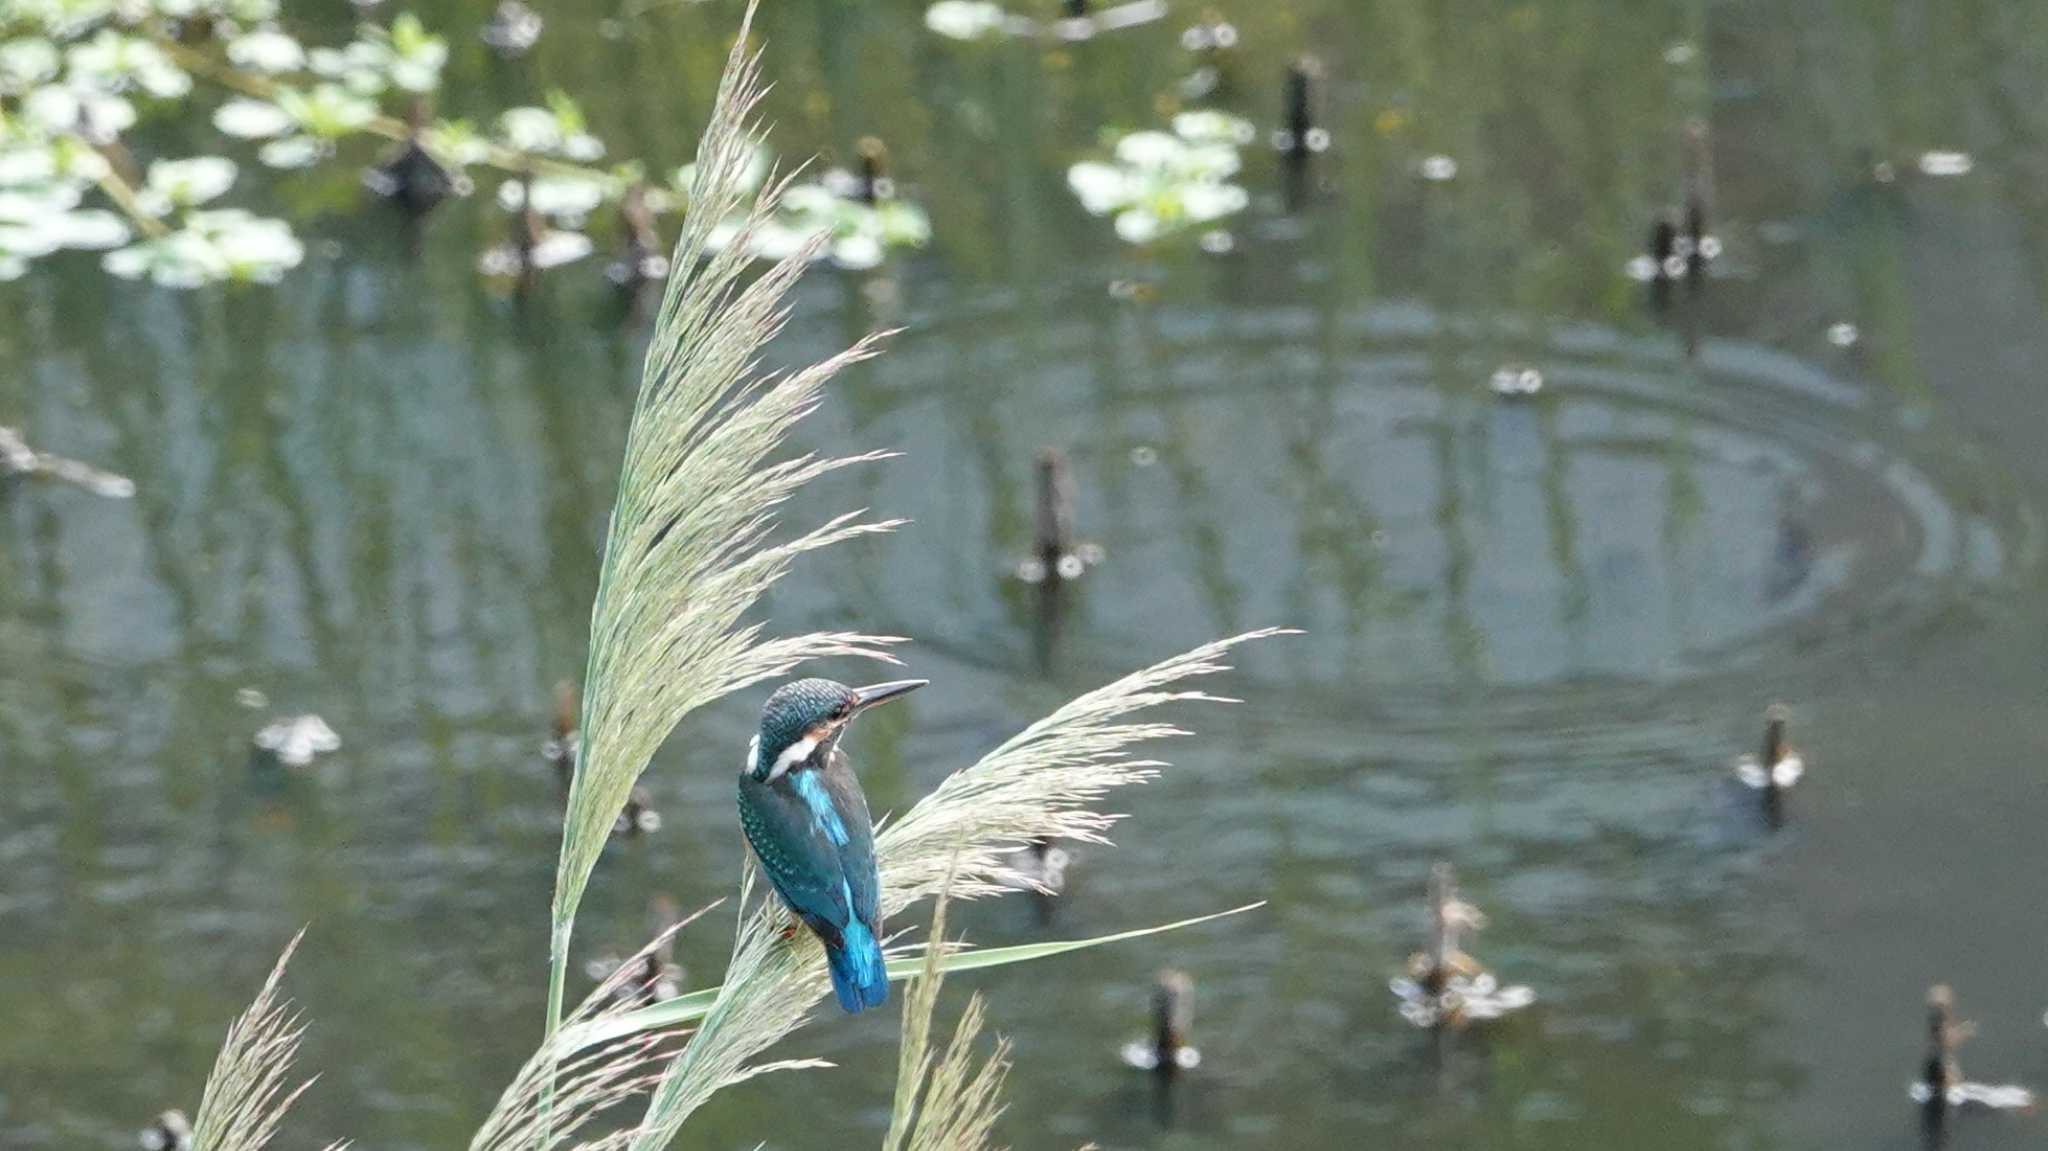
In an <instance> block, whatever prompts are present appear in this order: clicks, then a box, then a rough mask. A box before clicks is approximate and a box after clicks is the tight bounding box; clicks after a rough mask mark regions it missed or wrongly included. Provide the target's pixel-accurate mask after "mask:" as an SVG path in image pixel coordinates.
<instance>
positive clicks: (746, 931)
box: [631, 629, 1281, 1151]
mask: <svg viewBox="0 0 2048 1151" xmlns="http://www.w3.org/2000/svg"><path fill="white" fill-rule="evenodd" d="M1275 634H1281V632H1280V631H1279V630H1278V629H1267V630H1262V631H1254V632H1247V633H1246V634H1244V635H1240V636H1237V637H1235V638H1232V639H1226V640H1219V641H1217V642H1215V643H1211V644H1207V645H1205V646H1203V647H1199V648H1196V649H1195V650H1193V651H1191V652H1188V653H1186V654H1185V655H1180V656H1175V657H1174V658H1172V659H1169V660H1166V661H1164V662H1162V663H1159V664H1155V665H1153V666H1152V667H1149V668H1146V669H1145V670H1144V671H1141V672H1138V673H1136V674H1134V675H1130V676H1126V677H1124V678H1123V679H1120V680H1118V681H1116V682H1115V683H1112V684H1110V685H1108V686H1107V687H1103V688H1099V689H1097V690H1095V691H1092V692H1089V693H1088V694H1087V695H1084V696H1081V697H1080V698H1078V699H1076V700H1074V701H1073V702H1071V703H1069V704H1067V705H1066V706H1065V707H1062V708H1061V709H1059V710H1058V711H1056V712H1054V713H1053V714H1052V715H1050V716H1047V717H1046V718H1045V719H1042V720H1040V721H1038V722H1037V723H1035V724H1032V725H1031V726H1030V727H1028V728H1026V729H1024V731H1022V732H1020V733H1018V735H1016V736H1015V737H1014V738H1012V739H1010V740H1009V741H1008V742H1006V743H1004V744H1003V745H1002V746H1000V747H998V748H996V749H995V750H994V751H992V752H990V753H989V754H988V755H986V756H983V757H982V759H981V760H980V762H978V763H976V764H975V765H974V766H972V767H969V768H967V769H966V770H964V771H961V772H957V773H955V774H954V775H953V776H952V777H950V778H948V779H947V780H946V781H945V782H944V783H942V784H940V785H939V788H938V790H936V791H934V792H933V793H932V794H930V795H928V796H926V797H925V798H924V799H923V800H922V801H920V802H919V803H918V804H917V806H915V807H913V808H911V810H910V813H909V814H908V815H906V816H905V817H904V818H903V820H902V821H901V822H900V823H897V824H896V825H895V826H893V827H891V828H889V829H888V830H886V831H884V832H883V833H882V834H881V835H879V836H878V837H877V838H876V852H877V854H878V856H879V857H880V859H879V862H880V867H881V875H882V903H883V907H884V909H885V910H886V911H887V912H888V913H890V914H895V913H897V912H901V911H902V910H904V909H905V908H906V907H907V906H909V905H910V904H911V903H912V902H914V901H916V900H918V899H922V898H924V897H926V896H930V895H935V894H937V893H938V892H939V890H940V889H941V888H943V887H945V886H946V884H947V874H948V871H949V870H953V869H957V874H956V875H955V877H954V880H953V884H952V888H951V892H952V894H953V895H954V896H955V897H972V896H976V895H987V894H994V893H998V892H1000V891H1002V890H1005V888H1004V887H1003V885H1002V883H1001V879H1002V877H1004V876H1005V875H1007V874H1008V872H1007V871H1006V870H1005V869H1004V867H1003V865H1002V856H1003V854H1004V853H1005V852H1007V851H1009V850H1011V849H1013V848H1015V847H1017V846H1019V845H1021V844H1022V843H1024V842H1026V841H1028V840H1030V839H1032V838H1034V837H1037V836H1041V835H1051V836H1059V837H1062V838H1073V839H1084V840H1091V841H1097V842H1100V841H1101V840H1102V839H1103V835H1104V833H1105V832H1106V831H1107V830H1108V828H1109V826H1110V824H1111V823H1112V822H1113V821H1114V817H1112V816H1109V815H1105V814H1102V813H1100V812H1097V811H1095V810H1093V809H1092V808H1091V807H1090V806H1089V805H1090V804H1092V803H1094V802H1095V801H1096V800H1099V799H1100V798H1102V797H1103V796H1104V795H1106V794H1107V793H1108V792H1110V791H1111V790H1113V789H1115V788H1118V787H1122V786H1125V785H1127V784H1132V783H1139V782H1142V781H1144V780H1146V779H1150V778H1152V776H1153V775H1154V774H1156V772H1157V770H1158V768H1160V767H1161V766H1163V765H1162V764H1161V763H1160V761H1157V760H1138V759H1132V758H1129V756H1128V754H1127V753H1128V750H1129V749H1130V748H1131V747H1132V746H1134V745H1136V744H1138V743H1141V742H1143V741H1146V740H1152V739H1158V738H1161V737H1165V736H1173V735H1180V734H1184V733H1183V732H1182V730H1181V729H1180V728H1178V727H1175V726H1172V725H1169V724H1163V723H1140V722H1126V721H1125V720H1126V717H1128V716H1130V715H1132V714H1133V713H1135V712H1138V711H1143V710H1146V709H1148V708H1153V707H1157V706H1159V705H1161V704H1167V703H1176V702H1183V701H1193V700H1201V701H1221V697H1219V696H1213V695H1209V694H1206V693H1204V692H1199V691H1191V690H1185V689H1182V690H1176V689H1174V685H1175V684H1177V683H1179V682H1181V681H1184V680H1187V679H1190V678H1195V677H1200V676H1207V675H1215V674H1217V673H1219V672H1222V671H1225V670H1227V665H1226V664H1225V663H1224V662H1223V657H1224V655H1225V653H1226V652H1228V651H1229V649H1230V648H1232V647H1234V646H1236V645H1237V644H1240V643H1243V642H1245V641H1247V640H1252V639H1259V638H1263V637H1265V636H1269V635H1275ZM754 875H755V869H754V866H753V864H752V862H751V860H750V861H749V862H748V864H747V867H746V873H745V879H744V880H743V882H742V885H741V898H740V905H741V906H742V907H746V906H747V905H748V903H749V902H751V899H750V897H751V894H752V891H753V887H754ZM792 929H795V930H792ZM827 986H828V980H827V977H826V974H825V965H824V961H823V952H822V948H821V947H820V946H819V944H818V941H817V939H816V937H814V936H813V935H812V934H811V933H810V932H809V931H805V930H801V929H798V924H797V920H796V919H795V917H794V916H792V915H791V914H790V913H789V912H788V911H787V910H786V909H785V908H784V907H783V906H782V904H781V903H780V901H778V900H775V899H773V898H769V899H764V900H762V901H761V902H760V903H759V904H757V905H756V906H754V908H753V910H752V911H750V912H747V913H745V914H743V915H742V916H741V917H740V929H739V936H738V939H737V940H736V941H735V942H734V945H733V955H732V961H731V963H730V964H729V966H728V967H727V969H726V976H725V983H724V985H723V986H722V987H721V989H720V991H719V995H718V1001H717V1003H716V1004H715V1005H714V1006H713V1007H712V1008H711V1011H710V1013H709V1014H707V1015H706V1016H705V1017H704V1019H703V1021H702V1023H701V1024H700V1026H699V1028H698V1031H697V1034H696V1035H695V1036H694V1037H693V1038H692V1039H691V1041H690V1043H689V1045H688V1046H686V1047H685V1048H684V1049H683V1054H682V1055H681V1056H680V1057H679V1058H677V1060H676V1062H675V1065H674V1066H673V1067H671V1068H670V1069H669V1071H668V1074H667V1075H666V1076H664V1077H663V1080H662V1083H661V1086H660V1087H658V1088H656V1090H655V1092H654V1098H653V1099H652V1100H651V1101H650V1102H649V1103H648V1109H647V1117H646V1118H645V1119H644V1120H643V1121H642V1123H641V1128H640V1131H639V1133H638V1134H637V1135H636V1136H635V1138H634V1140H633V1142H632V1144H631V1146H632V1147H633V1148H634V1151H660V1149H661V1148H665V1147H667V1146H668V1145H669V1144H670V1143H671V1142H672V1141H673V1140H674V1139H675V1136H676V1134H677V1132H678V1131H680V1130H681V1129H682V1125H683V1123H684V1121H685V1120H686V1119H688V1118H689V1116H690V1114H691V1113H692V1112H694V1111H695V1110H696V1109H697V1108H698V1107H700V1106H702V1105H703V1104H704V1102H705V1101H706V1100H707V1099H709V1098H710V1097H711V1096H712V1095H713V1094H714V1093H716V1092H717V1091H719V1090H721V1089H722V1088H725V1087H728V1086H731V1085H732V1084H734V1083H738V1082H741V1081H743V1080H745V1079H748V1078H751V1077H752V1076H754V1075H757V1074H760V1073H762V1072H763V1071H766V1070H775V1069H780V1068H781V1067H784V1066H787V1064H774V1065H770V1066H766V1067H757V1066H753V1065H751V1061H752V1060H753V1059H754V1058H755V1057H756V1056H758V1055H759V1054H760V1053H761V1052H763V1051H766V1050H767V1049H768V1048H769V1047H771V1046H773V1045H774V1044H776V1043H777V1042H780V1041H781V1040H782V1039H783V1038H784V1037H785V1036H787V1035H788V1034H790V1033H791V1032H793V1031H795V1030H796V1029H797V1028H799V1027H801V1026H802V1025H803V1024H804V1022H805V1021H806V1019H807V1018H808V1016H809V1013H810V1009H811V1007H812V1006H813V1005H815V1004H816V1003H817V1002H818V1001H819V1000H820V999H821V998H823V997H824V995H825V993H826V989H827Z"/></svg>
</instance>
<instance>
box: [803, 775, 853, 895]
mask: <svg viewBox="0 0 2048 1151" xmlns="http://www.w3.org/2000/svg"><path fill="white" fill-rule="evenodd" d="M789 778H790V782H791V783H792V784H793V785H795V787H796V793H797V796H798V797H799V798H801V799H802V800H803V801H804V806H805V807H808V808H810V809H811V822H812V823H813V824H815V825H816V826H817V828H818V830H820V831H823V832H824V833H825V838H827V839H829V840H831V841H832V842H833V843H834V844H837V845H838V846H840V847H845V846H846V839H847V836H846V822H845V821H844V820H842V819H840V818H839V809H838V808H837V807H835V806H833V803H832V793H831V792H829V791H827V790H825V781H824V779H822V778H820V776H819V774H818V773H817V772H815V771H802V770H799V771H794V772H791V773H790V777H789ZM846 903H847V906H848V907H851V906H853V898H852V894H851V893H850V892H849V893H848V896H847V901H846Z"/></svg>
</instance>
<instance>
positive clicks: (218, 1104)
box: [192, 929, 344, 1151]
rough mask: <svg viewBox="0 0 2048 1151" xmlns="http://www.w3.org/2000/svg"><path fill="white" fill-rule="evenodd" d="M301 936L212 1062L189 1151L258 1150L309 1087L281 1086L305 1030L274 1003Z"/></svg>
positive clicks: (335, 1148) (333, 1148) (336, 1147)
mask: <svg viewBox="0 0 2048 1151" xmlns="http://www.w3.org/2000/svg"><path fill="white" fill-rule="evenodd" d="M305 934H306V933H305V931H304V930H303V929H302V930H301V931H300V932H299V933H298V934H297V935H294V936H292V941H291V942H290V943H288V944H286V945H285V948H284V954H282V955H280V956H278V957H277V966H275V967H273V968H271V969H270V978H268V979H266V980H264V981H263V989H262V990H261V991H258V992H257V993H256V999H255V1001H254V1002H252V1003H250V1004H249V1009H248V1010H247V1011H244V1012H242V1014H241V1016H240V1017H239V1018H237V1019H236V1020H235V1021H234V1022H233V1023H232V1024H230V1025H229V1026H228V1034H227V1038H226V1039H224V1040H222V1041H221V1045H220V1056H219V1057H218V1058H216V1059H215V1060H214V1061H213V1071H212V1073H210V1074H209V1075H207V1077H206V1091H205V1093H204V1094H203V1095H201V1096H200V1099H199V1119H198V1121H197V1122H196V1123H194V1124H193V1125H192V1148H193V1151H259V1149H260V1148H262V1147H264V1146H266V1145H268V1144H269V1142H270V1137H271V1136H272V1135H275V1134H276V1133H277V1125H278V1122H279V1121H280V1120H282V1119H283V1118H284V1113H285V1112H286V1111H289V1110H290V1109H291V1105H292V1104H293V1103H294V1102H296V1101H297V1100H298V1098H299V1096H300V1095H301V1094H302V1093H303V1092H304V1091H305V1090H306V1088H308V1087H311V1086H312V1085H313V1080H312V1079H308V1080H306V1081H305V1082H304V1083H301V1084H299V1085H298V1086H297V1087H287V1086H286V1083H287V1081H288V1080H289V1078H290V1076H291V1070H292V1060H293V1059H294V1058H295V1057H297V1055H298V1053H299V1039H300V1037H301V1036H303V1035H304V1034H305V1033H306V1029H305V1026H304V1025H303V1024H301V1023H300V1022H299V1016H298V1013H296V1012H294V1011H293V1010H292V1009H291V1001H290V1000H286V1001H284V1002H279V1001H278V998H277V988H278V984H279V983H280V982H281V981H282V980H283V979H284V968H285V964H287V963H290V962H291V958H292V952H294V951H296V950H298V947H299V940H300V939H303V938H304V937H305ZM316 1078H317V1077H316ZM343 1146H344V1144H341V1143H335V1144H331V1145H330V1146H329V1147H328V1149H327V1151H340V1148H341V1147H343Z"/></svg>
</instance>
